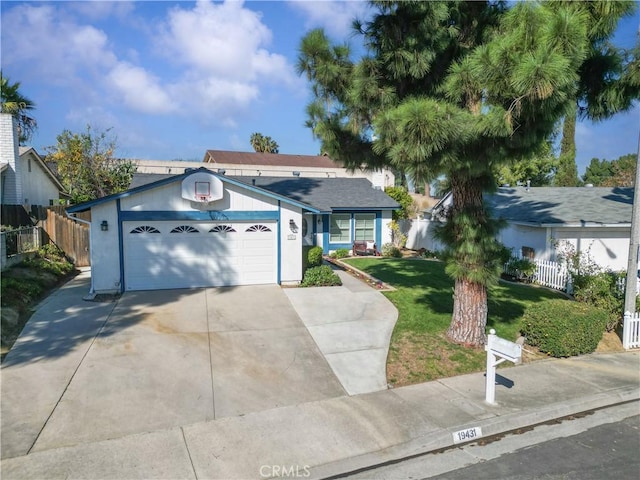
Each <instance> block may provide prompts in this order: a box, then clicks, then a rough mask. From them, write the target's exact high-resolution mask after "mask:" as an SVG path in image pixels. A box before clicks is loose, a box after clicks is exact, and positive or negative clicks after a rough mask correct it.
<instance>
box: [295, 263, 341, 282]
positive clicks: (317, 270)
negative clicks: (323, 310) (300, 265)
mask: <svg viewBox="0 0 640 480" xmlns="http://www.w3.org/2000/svg"><path fill="white" fill-rule="evenodd" d="M335 285H342V280H340V277H339V276H338V275H336V274H335V273H334V272H333V270H332V269H331V267H330V266H329V265H321V266H319V267H313V268H309V269H307V271H306V272H304V278H303V279H302V282H301V283H300V286H301V287H332V286H335Z"/></svg>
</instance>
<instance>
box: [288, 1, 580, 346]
mask: <svg viewBox="0 0 640 480" xmlns="http://www.w3.org/2000/svg"><path fill="white" fill-rule="evenodd" d="M372 5H373V7H374V9H375V13H374V15H373V18H372V20H371V21H370V22H368V23H366V24H362V23H358V22H356V24H355V26H356V29H357V32H358V33H359V34H360V35H361V36H362V37H363V39H364V43H365V46H366V48H367V50H368V54H367V55H365V56H364V57H363V58H362V59H361V60H360V61H358V62H357V63H354V62H352V61H350V60H349V52H348V49H347V48H346V47H344V46H339V47H336V46H332V45H331V42H330V41H329V40H328V38H327V37H326V36H325V35H324V33H323V32H322V31H318V30H316V31H312V32H310V33H309V34H308V35H307V36H306V37H305V38H304V39H303V40H302V43H301V47H300V55H299V62H298V70H299V72H300V73H302V74H305V75H306V77H307V78H308V80H309V81H310V82H311V85H312V91H313V93H314V97H315V99H314V101H312V103H311V104H310V105H309V106H308V107H307V113H308V118H309V120H308V125H309V126H310V127H311V128H312V129H313V132H314V134H315V135H316V136H317V137H318V138H320V139H321V141H322V147H323V150H324V151H327V152H328V153H329V154H330V155H331V157H332V158H334V159H336V160H338V161H341V162H343V163H344V164H345V165H346V166H348V167H350V168H360V167H362V166H365V167H367V168H375V167H378V166H382V165H389V166H391V167H394V168H397V169H399V170H401V171H404V172H407V173H408V174H409V175H411V176H412V177H413V178H414V179H415V180H416V181H419V182H423V181H426V180H430V179H434V178H437V176H438V175H441V174H444V175H446V176H447V178H448V180H449V185H450V188H451V192H452V197H453V203H452V206H451V207H450V208H449V210H448V212H447V217H448V221H447V222H446V223H445V224H444V227H443V228H442V230H441V232H440V238H441V239H442V240H443V241H444V242H445V243H446V245H447V246H448V247H447V251H446V252H445V253H446V257H447V272H448V273H449V275H451V276H452V277H453V278H454V280H455V289H454V308H453V316H452V320H451V325H450V328H449V330H448V332H447V335H448V337H449V338H450V339H451V340H453V341H455V342H458V343H462V344H467V345H474V346H475V345H481V344H483V343H484V341H485V327H486V321H487V286H488V285H490V284H491V283H492V282H494V281H496V280H497V278H498V274H499V267H500V260H499V257H500V254H501V253H502V248H501V246H500V245H499V243H498V242H496V241H495V238H496V234H497V232H498V231H499V227H500V222H498V221H496V220H493V219H491V217H490V214H489V212H488V211H487V209H486V208H485V205H484V203H483V200H482V197H483V192H484V191H486V190H491V189H493V188H495V185H496V183H497V179H496V178H495V172H496V171H497V169H498V168H499V166H500V165H502V164H504V163H505V162H506V161H507V159H512V158H525V157H527V155H529V152H531V151H538V150H539V149H540V145H541V143H543V142H545V140H546V139H547V138H548V137H549V136H550V135H551V133H552V132H553V131H554V127H555V125H556V123H557V122H558V120H559V119H560V118H562V117H563V116H564V115H565V114H566V113H567V110H568V108H569V107H570V106H571V104H572V99H573V98H575V85H576V82H577V80H578V75H577V71H578V68H579V66H580V65H581V64H582V61H583V60H584V56H585V50H586V47H587V37H586V25H585V24H586V22H585V19H584V18H583V16H582V15H581V14H579V13H577V12H575V11H574V10H571V9H568V8H556V9H551V8H547V7H546V6H545V4H544V3H542V4H539V3H528V2H526V3H518V4H516V5H515V6H514V7H513V8H511V9H509V10H506V7H505V4H503V3H501V2H498V3H496V2H455V1H454V2H382V1H375V2H372ZM373 138H375V140H372V139H373Z"/></svg>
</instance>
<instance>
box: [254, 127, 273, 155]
mask: <svg viewBox="0 0 640 480" xmlns="http://www.w3.org/2000/svg"><path fill="white" fill-rule="evenodd" d="M249 141H250V142H251V146H252V147H253V150H254V151H256V152H262V153H278V148H279V147H278V144H277V143H276V141H275V140H273V139H272V138H271V137H268V136H266V135H262V134H261V133H257V132H256V133H252V134H251V138H250V139H249Z"/></svg>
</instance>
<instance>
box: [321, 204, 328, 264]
mask: <svg viewBox="0 0 640 480" xmlns="http://www.w3.org/2000/svg"><path fill="white" fill-rule="evenodd" d="M322 253H324V254H325V255H326V254H328V253H329V215H328V214H324V215H322Z"/></svg>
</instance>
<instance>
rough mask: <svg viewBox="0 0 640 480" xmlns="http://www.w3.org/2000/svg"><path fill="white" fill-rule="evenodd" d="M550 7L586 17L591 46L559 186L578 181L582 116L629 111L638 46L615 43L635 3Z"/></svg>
mask: <svg viewBox="0 0 640 480" xmlns="http://www.w3.org/2000/svg"><path fill="white" fill-rule="evenodd" d="M549 7H550V8H558V9H565V8H568V9H572V10H574V11H575V12H577V13H579V14H580V15H581V16H582V17H583V18H584V19H585V21H586V25H587V38H588V48H587V54H586V56H585V58H584V60H583V62H582V64H581V65H580V68H579V70H578V74H579V75H578V82H577V84H576V94H575V100H576V104H575V108H574V110H573V111H571V112H569V113H568V114H567V116H566V117H565V120H564V123H563V131H562V144H561V149H560V158H559V161H558V171H557V174H556V178H555V179H554V184H555V185H557V186H567V187H574V186H576V185H578V183H579V180H578V170H577V167H576V161H575V159H576V144H575V130H576V128H575V125H576V120H577V118H589V119H591V120H595V121H598V120H603V119H606V118H610V117H611V116H613V115H614V114H616V113H618V112H621V111H625V110H628V109H629V108H630V107H631V106H632V104H633V101H634V100H636V99H637V98H639V95H640V72H639V70H640V67H639V62H640V56H639V55H638V53H639V48H638V46H636V48H635V49H634V50H632V51H626V50H625V49H621V48H618V47H616V46H615V45H614V44H613V43H612V42H611V40H610V39H611V37H612V36H613V34H614V32H615V29H616V26H617V25H618V21H619V20H620V19H621V18H623V17H626V16H630V15H632V14H633V13H634V12H635V10H636V8H637V5H636V2H634V1H630V0H594V1H589V2H573V1H571V2H568V1H565V0H555V1H552V2H549Z"/></svg>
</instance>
